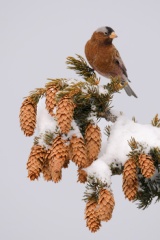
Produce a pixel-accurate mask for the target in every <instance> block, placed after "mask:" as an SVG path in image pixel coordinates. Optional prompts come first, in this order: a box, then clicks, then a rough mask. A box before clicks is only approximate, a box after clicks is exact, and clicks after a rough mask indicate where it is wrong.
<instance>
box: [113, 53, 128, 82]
mask: <svg viewBox="0 0 160 240" xmlns="http://www.w3.org/2000/svg"><path fill="white" fill-rule="evenodd" d="M115 63H116V64H117V65H118V66H119V67H120V68H121V69H122V71H123V74H124V75H125V76H126V77H127V78H128V75H127V69H126V67H125V65H124V63H123V61H122V59H121V57H120V54H119V52H118V51H117V49H115Z"/></svg>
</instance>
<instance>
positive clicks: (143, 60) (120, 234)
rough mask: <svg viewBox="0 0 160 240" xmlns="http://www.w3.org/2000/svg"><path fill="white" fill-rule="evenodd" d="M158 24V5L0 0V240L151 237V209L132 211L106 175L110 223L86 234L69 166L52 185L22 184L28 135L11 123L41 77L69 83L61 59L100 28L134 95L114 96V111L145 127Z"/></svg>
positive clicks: (150, 110) (156, 219) (155, 94)
mask: <svg viewBox="0 0 160 240" xmlns="http://www.w3.org/2000/svg"><path fill="white" fill-rule="evenodd" d="M159 23H160V1H159V0H134V1H127V0H122V1H119V0H112V1H107V0H98V1H91V0H88V1H87V0H81V1H74V0H68V1H62V0H57V1H55V0H4V1H3V0H0V81H1V82H0V83H1V94H0V98H1V101H0V102H1V125H0V126H1V165H0V172H1V174H0V185H1V190H0V239H1V240H21V239H24V240H27V239H30V240H35V239H39V240H42V239H47V240H51V239H58V240H62V239H76V240H81V239H84V240H90V239H98V240H99V239H101V240H103V239H110V240H117V239H123V240H128V239H129V240H135V239H136V240H149V239H152V240H158V239H159V230H158V229H159V227H160V206H159V204H156V205H154V204H152V205H151V206H150V207H149V208H148V209H147V210H145V211H142V210H138V209H137V208H136V205H135V204H133V203H130V202H129V201H127V200H125V199H124V196H123V193H122V190H121V176H119V177H113V190H114V196H115V201H116V207H115V210H114V214H113V218H112V219H111V221H109V222H108V223H104V224H103V226H102V228H101V230H100V231H98V232H97V233H95V234H91V233H90V232H89V230H88V229H87V228H86V227H85V221H84V219H83V218H84V207H85V204H84V202H83V201H82V200H81V199H82V197H83V192H84V189H85V188H84V185H81V184H78V183H76V180H77V177H76V167H75V166H74V165H73V164H71V165H70V168H69V169H67V170H65V171H64V174H63V180H62V182H60V183H59V184H54V183H47V182H44V181H43V179H40V180H39V181H36V182H30V181H29V179H27V171H26V162H27V158H28V155H29V151H30V148H31V146H32V142H33V137H31V138H25V137H24V135H23V133H22V132H21V131H20V128H19V120H18V115H19V108H20V105H21V103H22V99H23V97H24V96H26V95H28V93H29V91H31V90H33V89H35V88H36V87H43V86H44V84H45V83H46V78H47V77H52V78H57V77H58V78H59V77H75V78H76V75H75V73H74V72H72V71H70V70H67V69H66V64H65V59H66V57H67V56H69V55H71V56H75V53H78V54H80V55H82V56H84V45H85V43H86V41H87V40H88V38H89V37H90V35H91V34H92V32H93V31H94V30H95V29H96V28H98V27H101V26H104V25H108V26H111V27H112V28H113V29H115V31H116V33H117V34H118V36H119V38H117V39H116V40H115V41H114V43H115V45H116V47H117V48H118V50H119V51H120V53H121V56H122V58H123V60H124V62H125V64H126V66H127V69H128V74H129V78H130V79H131V80H132V85H131V86H132V88H133V89H134V91H135V92H136V93H137V95H138V96H139V98H138V99H135V98H133V97H132V98H129V97H128V96H127V95H126V94H125V93H124V92H122V93H121V94H116V96H115V97H114V106H115V108H116V109H118V110H122V111H123V112H125V113H126V115H127V116H128V117H129V118H131V117H132V116H136V119H137V120H138V121H139V122H140V123H149V122H150V120H151V119H152V117H153V116H154V115H155V114H156V113H160V110H159V102H160V95H159V87H160V84H159V81H160V76H159V71H160V61H159V59H160V57H159V56H160V27H159ZM102 81H105V79H103V80H102Z"/></svg>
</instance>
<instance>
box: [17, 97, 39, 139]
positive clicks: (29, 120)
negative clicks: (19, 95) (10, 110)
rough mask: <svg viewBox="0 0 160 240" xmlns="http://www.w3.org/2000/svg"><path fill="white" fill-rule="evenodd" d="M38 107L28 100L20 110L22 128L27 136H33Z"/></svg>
mask: <svg viewBox="0 0 160 240" xmlns="http://www.w3.org/2000/svg"><path fill="white" fill-rule="evenodd" d="M36 112H37V110H36V107H35V106H34V104H33V103H32V102H31V100H30V99H29V98H26V99H25V100H24V101H23V103H22V106H21V108H20V114H19V118H20V127H21V129H22V131H23V132H24V134H25V135H26V136H32V135H33V133H34V129H35V126H36Z"/></svg>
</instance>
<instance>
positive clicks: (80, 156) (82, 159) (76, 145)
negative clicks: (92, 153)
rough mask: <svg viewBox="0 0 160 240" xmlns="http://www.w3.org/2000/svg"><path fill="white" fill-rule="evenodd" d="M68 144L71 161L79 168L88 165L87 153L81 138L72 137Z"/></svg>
mask: <svg viewBox="0 0 160 240" xmlns="http://www.w3.org/2000/svg"><path fill="white" fill-rule="evenodd" d="M70 144H71V146H70V149H71V160H72V161H73V162H74V163H75V164H76V165H78V167H80V168H83V167H86V166H87V165H88V163H87V153H86V146H85V143H84V140H83V138H78V137H77V136H75V135H73V136H72V138H71V141H70Z"/></svg>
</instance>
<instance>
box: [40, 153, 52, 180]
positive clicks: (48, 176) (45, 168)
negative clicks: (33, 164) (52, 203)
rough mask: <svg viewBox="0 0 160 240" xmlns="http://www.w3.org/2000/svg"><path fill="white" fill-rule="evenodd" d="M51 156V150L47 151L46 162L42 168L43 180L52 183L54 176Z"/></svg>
mask: <svg viewBox="0 0 160 240" xmlns="http://www.w3.org/2000/svg"><path fill="white" fill-rule="evenodd" d="M49 155H50V149H48V150H47V153H46V156H45V161H44V164H43V167H42V173H43V178H44V180H46V181H51V180H52V176H51V171H50V168H49V159H48V157H49Z"/></svg>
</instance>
